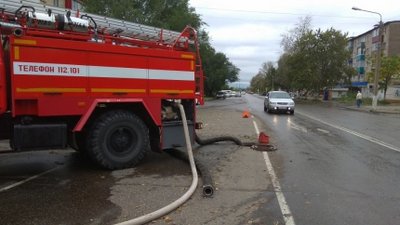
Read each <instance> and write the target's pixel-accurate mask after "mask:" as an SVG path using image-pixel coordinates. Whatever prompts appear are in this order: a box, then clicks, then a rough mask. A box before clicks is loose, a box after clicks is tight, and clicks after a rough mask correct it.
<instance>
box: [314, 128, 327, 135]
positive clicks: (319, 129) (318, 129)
mask: <svg viewBox="0 0 400 225" xmlns="http://www.w3.org/2000/svg"><path fill="white" fill-rule="evenodd" d="M317 131H320V132H322V133H325V134H329V133H330V132H329V131H328V130H324V129H321V128H317Z"/></svg>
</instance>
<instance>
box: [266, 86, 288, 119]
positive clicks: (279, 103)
mask: <svg viewBox="0 0 400 225" xmlns="http://www.w3.org/2000/svg"><path fill="white" fill-rule="evenodd" d="M294 108H295V104H294V101H293V99H292V97H290V95H289V93H287V92H285V91H270V92H268V93H267V95H266V96H265V99H264V111H265V112H268V113H270V112H285V113H288V112H289V113H290V114H292V115H293V114H294Z"/></svg>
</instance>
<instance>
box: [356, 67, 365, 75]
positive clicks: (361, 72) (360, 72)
mask: <svg viewBox="0 0 400 225" xmlns="http://www.w3.org/2000/svg"><path fill="white" fill-rule="evenodd" d="M357 73H358V74H364V73H365V67H357Z"/></svg>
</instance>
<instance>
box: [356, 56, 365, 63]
mask: <svg viewBox="0 0 400 225" xmlns="http://www.w3.org/2000/svg"><path fill="white" fill-rule="evenodd" d="M356 61H357V62H360V61H365V55H364V54H360V55H357V56H356Z"/></svg>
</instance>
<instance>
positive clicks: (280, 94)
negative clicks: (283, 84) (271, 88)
mask: <svg viewBox="0 0 400 225" xmlns="http://www.w3.org/2000/svg"><path fill="white" fill-rule="evenodd" d="M269 97H270V98H290V96H289V94H288V93H286V92H276V93H270V94H269Z"/></svg>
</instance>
